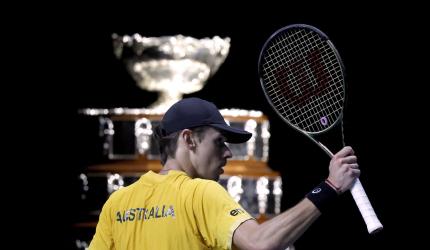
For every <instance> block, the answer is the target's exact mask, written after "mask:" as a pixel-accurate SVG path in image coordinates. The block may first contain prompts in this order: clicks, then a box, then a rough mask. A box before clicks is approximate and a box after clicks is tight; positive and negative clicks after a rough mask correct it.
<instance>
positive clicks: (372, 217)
mask: <svg viewBox="0 0 430 250" xmlns="http://www.w3.org/2000/svg"><path fill="white" fill-rule="evenodd" d="M350 191H351V194H352V197H353V198H354V200H355V203H356V204H357V207H358V209H359V210H360V213H361V215H362V216H363V219H364V222H365V223H366V225H367V231H368V232H369V234H374V233H377V232H379V231H381V230H382V228H383V226H382V224H381V222H380V221H379V220H378V217H377V216H376V213H375V211H374V210H373V207H372V204H370V201H369V198H368V197H367V194H366V192H365V191H364V188H363V185H361V182H360V180H359V179H358V178H357V179H356V181H355V183H354V185H353V186H352V187H351V190H350Z"/></svg>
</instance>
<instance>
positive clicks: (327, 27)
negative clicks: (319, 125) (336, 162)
mask: <svg viewBox="0 0 430 250" xmlns="http://www.w3.org/2000/svg"><path fill="white" fill-rule="evenodd" d="M162 5H163V4H161V5H160V6H157V7H152V6H144V7H140V6H139V7H136V8H134V7H132V6H122V5H118V6H110V7H112V8H110V9H113V10H110V11H106V10H104V9H102V8H100V9H99V8H91V9H87V8H86V6H80V7H79V8H68V7H62V8H61V9H62V10H61V11H57V12H55V13H50V17H52V18H49V19H46V20H44V21H42V22H41V23H40V24H38V25H36V26H37V27H36V28H35V29H33V30H32V31H33V32H34V33H35V34H39V36H38V37H40V40H39V41H38V42H37V44H38V45H40V46H41V47H40V48H43V50H42V51H45V52H42V53H40V52H38V55H37V58H41V60H42V58H43V61H44V63H43V66H42V68H43V70H41V71H43V72H44V73H45V74H43V76H42V77H43V78H42V81H41V83H42V84H41V87H40V88H37V91H39V92H41V94H40V95H37V96H36V95H35V99H37V103H38V104H41V105H42V106H43V107H41V108H40V109H38V110H43V111H42V112H40V113H38V115H40V116H39V119H40V118H42V117H43V119H44V120H45V122H44V123H43V124H44V125H43V129H42V130H40V134H41V137H42V140H43V141H44V142H43V146H41V147H40V148H38V149H36V150H40V151H42V152H41V153H39V154H38V156H39V157H37V161H39V160H40V162H43V168H42V167H41V168H38V169H36V170H35V169H34V168H32V169H31V170H32V171H34V172H35V174H37V175H35V176H38V177H35V178H37V179H36V181H35V182H36V183H37V184H38V185H39V187H40V188H41V190H42V195H40V198H38V199H39V200H38V202H40V203H41V204H42V205H41V206H40V209H37V210H35V211H37V215H38V216H36V219H35V221H38V222H40V223H42V224H44V223H46V224H47V225H48V227H49V228H51V229H52V230H50V235H51V236H48V237H49V238H50V239H51V240H52V245H53V246H61V247H58V248H57V247H54V248H56V249H66V248H68V247H69V246H70V245H69V244H68V243H69V242H70V241H71V240H73V235H72V229H71V225H72V224H73V223H74V222H76V221H78V220H79V215H78V213H77V212H76V211H77V210H79V206H80V205H79V197H78V195H77V192H76V187H77V175H78V174H79V173H80V172H81V171H85V168H86V167H87V166H88V164H90V160H89V159H91V157H92V156H91V155H89V154H90V152H91V147H92V145H87V144H85V137H86V136H88V133H89V132H88V130H87V128H85V126H84V125H83V124H84V123H83V122H82V117H81V116H80V115H78V113H77V111H78V110H79V109H81V108H90V107H91V108H113V107H136V108H141V107H146V106H147V105H149V104H151V103H152V102H153V101H154V100H155V99H156V97H157V96H156V94H155V93H150V92H146V91H144V90H141V89H140V88H138V87H137V85H136V84H135V82H134V81H133V79H132V78H131V76H130V75H129V74H128V73H127V71H126V69H125V67H124V65H123V63H122V62H121V61H119V60H118V59H116V58H115V56H114V54H113V50H112V40H111V35H112V33H118V34H120V35H125V34H128V35H132V34H134V33H139V34H141V35H142V36H147V37H149V36H165V35H177V34H182V35H185V36H193V37H195V38H204V37H213V36H215V35H218V36H221V37H230V38H231V48H230V52H229V55H228V57H227V59H226V61H225V63H224V64H222V65H221V67H220V68H219V70H218V72H217V73H216V74H215V75H214V76H213V77H212V78H210V79H209V80H208V81H207V83H206V85H205V87H204V89H203V90H201V91H199V92H196V93H193V94H190V95H187V96H196V97H201V98H204V99H208V100H210V101H213V102H214V103H216V104H217V106H218V107H219V108H242V109H255V110H261V111H263V112H264V113H265V114H266V115H267V116H268V117H269V119H270V122H271V142H270V143H271V144H270V161H269V165H270V167H272V168H273V169H275V170H278V171H280V172H281V173H282V175H283V180H284V200H283V209H287V208H288V207H291V206H293V205H294V204H295V203H296V202H298V201H299V200H300V199H302V198H303V196H304V195H305V194H306V193H307V192H308V191H309V190H310V189H311V188H312V187H314V186H315V185H316V184H318V183H319V182H320V181H321V180H323V178H325V177H326V176H327V173H328V171H327V167H328V162H329V159H327V157H326V156H325V155H324V153H323V152H322V151H321V150H320V149H319V148H318V147H316V146H315V145H313V144H312V143H311V142H310V141H309V140H308V139H307V138H305V137H304V136H303V135H300V134H299V133H298V132H296V131H294V130H292V129H291V128H289V127H288V126H287V125H286V124H285V123H283V122H282V121H281V120H280V119H279V118H278V117H277V116H276V114H275V113H274V112H273V111H272V110H271V108H270V106H269V105H268V104H267V102H266V100H265V97H264V95H263V93H262V91H261V87H260V83H259V81H258V76H257V62H258V56H259V52H260V50H261V48H262V46H263V44H264V42H265V41H266V39H268V37H269V36H270V35H271V34H272V33H273V32H275V31H276V30H278V29H279V28H282V27H284V26H286V25H289V24H294V23H305V24H310V25H313V26H316V27H318V28H319V29H321V30H322V31H324V32H325V33H326V34H327V35H328V36H329V37H330V39H331V40H332V41H333V43H334V44H335V46H336V47H337V49H338V51H339V53H340V55H341V57H342V59H343V61H344V64H345V68H346V74H347V78H346V81H347V85H348V101H347V106H346V109H345V116H344V128H345V141H346V143H347V144H348V145H351V146H353V147H354V149H355V151H356V153H357V155H358V157H359V163H360V168H361V170H362V175H361V181H362V183H363V185H364V187H365V190H366V191H367V194H368V195H369V198H370V200H371V202H372V204H373V206H374V208H375V211H376V212H377V214H378V217H379V219H380V220H381V222H382V224H383V225H384V227H385V228H384V230H383V231H382V232H381V233H379V234H377V235H369V234H368V233H367V230H366V227H365V224H364V222H363V220H362V218H361V215H360V213H359V211H358V209H357V207H356V206H355V204H354V202H353V199H352V197H351V195H350V194H349V193H347V194H345V195H343V196H342V197H341V198H340V199H339V201H338V203H337V206H336V207H335V208H334V209H332V210H331V211H329V212H328V213H327V214H324V215H323V216H322V217H321V218H320V219H318V220H317V221H316V222H315V223H314V224H313V225H312V226H311V227H310V229H309V230H308V231H307V232H306V233H305V234H304V235H303V236H302V237H301V238H300V239H299V240H298V241H297V242H296V244H295V245H296V248H297V249H298V250H301V249H316V248H318V249H381V248H383V247H384V248H386V247H388V246H392V245H393V244H394V245H395V246H397V247H399V248H400V246H409V247H411V246H412V245H414V244H416V243H417V240H419V239H420V238H419V237H418V234H415V231H416V230H414V229H413V228H415V226H414V227H407V228H410V229H411V230H405V229H401V227H400V225H412V224H414V223H415V222H414V221H412V219H410V215H411V214H413V213H414V212H415V209H413V210H414V211H413V212H411V211H410V210H409V209H411V206H412V207H414V206H413V205H411V204H414V203H416V202H414V203H412V202H411V201H412V200H413V199H412V196H411V194H413V193H412V192H410V191H409V186H410V185H409V183H411V182H413V178H415V177H416V175H419V173H418V174H417V173H413V174H410V173H411V172H414V170H412V168H413V167H414V166H419V165H423V163H421V162H420V160H418V161H417V158H420V157H423V155H422V154H419V153H418V152H417V151H416V150H415V149H416V147H415V145H416V144H415V142H413V139H416V138H417V132H418V131H420V130H422V127H420V126H422V125H420V124H421V123H420V122H419V121H417V118H414V117H421V116H422V115H423V114H425V111H424V108H423V107H425V105H424V104H423V103H424V101H425V99H424V98H422V96H423V92H422V91H421V90H420V89H421V88H422V80H421V78H420V77H419V74H417V73H419V72H421V70H420V67H418V66H417V67H416V66H415V64H416V61H417V58H420V57H421V56H423V53H424V52H425V50H421V49H420V48H422V47H421V45H422V44H423V42H422V41H421V35H420V34H421V33H423V32H424V30H425V29H422V26H420V25H421V24H422V23H423V17H424V15H423V14H420V11H419V8H416V9H413V10H412V9H410V8H407V7H403V6H398V7H396V8H393V7H392V6H391V7H390V8H388V7H380V8H376V6H366V7H363V6H350V7H344V6H340V7H339V6H338V7H339V8H342V11H339V10H338V9H337V10H336V9H335V8H334V7H331V6H312V8H309V6H306V7H304V6H299V7H296V6H292V5H289V7H288V6H284V7H281V6H278V7H277V6H276V5H275V6H274V5H267V6H257V9H256V10H253V11H250V10H247V9H248V8H250V6H242V7H241V8H228V9H227V10H226V9H222V8H221V7H222V6H213V7H211V5H217V3H215V2H213V3H205V7H203V6H200V5H195V6H194V7H193V8H196V10H194V11H190V10H187V9H188V7H187V6H185V5H182V6H181V7H182V8H177V6H172V5H168V4H166V6H162ZM212 8H213V9H212ZM53 22H58V23H57V24H56V25H53ZM46 26H50V27H52V28H49V29H45V28H46ZM46 35H49V38H50V39H44V37H45V38H46ZM35 50H36V49H35ZM425 58H426V57H424V59H425ZM36 64H37V63H36ZM36 66H41V65H36ZM30 89H32V88H30ZM30 92H32V91H30ZM31 94H32V93H30V95H31ZM41 98H43V99H44V100H43V101H42V100H40V99H41ZM406 100H408V101H406ZM411 121H413V122H411ZM334 132H336V131H334ZM337 132H338V131H337ZM334 138H336V137H334ZM327 145H328V146H329V148H333V149H338V148H339V141H337V140H334V139H330V140H329V142H328V144H327ZM405 169H406V171H405ZM35 178H33V179H32V180H33V181H34V179H35ZM41 180H43V181H41ZM417 188H418V187H417ZM418 207H420V205H418ZM406 209H407V210H406ZM406 211H408V212H406ZM35 213H36V212H35ZM417 213H418V212H417ZM406 214H407V216H406ZM405 223H406V224H405ZM409 233H414V234H415V237H414V240H406V236H407V235H408V234H409ZM32 234H34V235H39V233H38V230H37V226H36V229H34V230H33V231H32ZM43 237H45V238H46V236H43ZM35 238H36V239H40V238H37V237H35Z"/></svg>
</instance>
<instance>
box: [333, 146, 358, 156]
mask: <svg viewBox="0 0 430 250" xmlns="http://www.w3.org/2000/svg"><path fill="white" fill-rule="evenodd" d="M353 154H354V150H353V149H352V148H351V147H350V146H345V147H343V148H342V149H341V150H340V151H339V152H337V153H336V154H335V155H334V156H333V157H337V158H339V157H345V156H348V155H353Z"/></svg>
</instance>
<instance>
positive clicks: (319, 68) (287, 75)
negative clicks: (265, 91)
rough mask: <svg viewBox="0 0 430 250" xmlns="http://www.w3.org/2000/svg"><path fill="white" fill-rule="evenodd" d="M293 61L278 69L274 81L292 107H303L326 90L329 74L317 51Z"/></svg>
mask: <svg viewBox="0 0 430 250" xmlns="http://www.w3.org/2000/svg"><path fill="white" fill-rule="evenodd" d="M295 59H296V60H295V61H293V62H292V63H291V64H289V65H287V67H284V66H281V67H278V68H277V69H276V70H275V79H276V82H278V83H279V85H280V89H281V91H282V94H283V96H284V97H285V98H286V99H288V100H290V101H291V103H292V104H293V105H299V106H303V105H304V104H306V103H307V102H308V101H309V99H310V98H311V97H312V96H320V95H321V93H322V92H323V91H324V90H326V89H327V86H328V82H329V79H328V76H329V73H328V72H326V68H325V67H324V65H323V58H322V56H321V52H320V50H319V49H315V50H313V51H311V52H310V53H308V54H307V55H306V56H305V57H302V58H295ZM309 69H310V70H309Z"/></svg>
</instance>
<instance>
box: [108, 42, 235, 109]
mask: <svg viewBox="0 0 430 250" xmlns="http://www.w3.org/2000/svg"><path fill="white" fill-rule="evenodd" d="M112 39H113V47H114V53H115V55H116V57H117V58H118V59H122V60H123V61H124V63H125V65H126V67H127V70H128V71H129V72H130V74H131V75H132V77H133V79H134V80H135V81H136V82H137V85H138V86H139V87H140V88H142V89H144V90H147V91H157V92H159V98H158V100H157V101H156V102H155V103H153V104H151V105H150V106H149V108H150V109H152V110H154V111H158V112H164V111H166V110H167V109H168V108H169V107H170V106H171V105H172V104H174V103H175V102H177V101H179V100H180V99H181V98H182V95H183V94H190V93H193V92H196V91H199V90H201V89H202V88H203V86H204V84H205V82H206V80H207V79H208V78H209V77H210V76H212V75H213V74H215V72H216V71H217V70H218V68H219V67H220V65H221V64H222V63H223V62H224V60H225V58H226V57H227V55H228V52H229V49H230V38H228V37H227V38H224V39H223V38H220V37H218V36H214V37H213V38H203V39H195V38H193V37H185V36H182V35H176V36H162V37H142V36H141V35H139V34H134V35H133V36H127V35H125V36H119V35H117V34H113V35H112Z"/></svg>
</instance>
